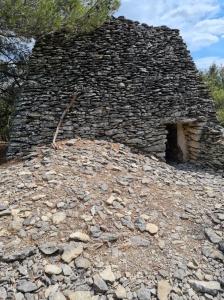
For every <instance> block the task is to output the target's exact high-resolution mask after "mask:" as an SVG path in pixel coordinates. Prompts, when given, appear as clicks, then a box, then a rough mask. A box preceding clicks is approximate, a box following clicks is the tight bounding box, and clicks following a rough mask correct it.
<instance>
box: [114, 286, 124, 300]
mask: <svg viewBox="0 0 224 300" xmlns="http://www.w3.org/2000/svg"><path fill="white" fill-rule="evenodd" d="M115 295H116V297H117V299H125V298H126V297H127V293H126V290H125V288H124V287H123V286H122V285H121V284H119V285H118V287H117V288H116V290H115Z"/></svg>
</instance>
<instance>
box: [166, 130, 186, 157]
mask: <svg viewBox="0 0 224 300" xmlns="http://www.w3.org/2000/svg"><path fill="white" fill-rule="evenodd" d="M166 130H167V132H168V133H167V142H166V161H167V162H182V161H183V153H182V151H181V148H180V147H179V145H178V131H177V124H168V125H167V126H166Z"/></svg>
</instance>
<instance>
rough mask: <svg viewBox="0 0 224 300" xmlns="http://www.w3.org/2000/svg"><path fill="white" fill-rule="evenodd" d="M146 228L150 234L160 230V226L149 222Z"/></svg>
mask: <svg viewBox="0 0 224 300" xmlns="http://www.w3.org/2000/svg"><path fill="white" fill-rule="evenodd" d="M145 230H146V231H148V232H149V233H150V234H156V233H157V232H158V231H159V227H158V226H157V225H155V224H152V223H148V224H146V227H145Z"/></svg>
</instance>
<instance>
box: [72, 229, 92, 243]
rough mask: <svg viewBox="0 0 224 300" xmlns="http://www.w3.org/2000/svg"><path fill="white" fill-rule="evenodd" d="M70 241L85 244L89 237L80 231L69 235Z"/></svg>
mask: <svg viewBox="0 0 224 300" xmlns="http://www.w3.org/2000/svg"><path fill="white" fill-rule="evenodd" d="M70 239H71V240H75V241H80V242H84V243H87V242H89V241H90V237H89V236H88V234H86V233H83V232H81V231H76V232H74V233H72V234H71V235H70Z"/></svg>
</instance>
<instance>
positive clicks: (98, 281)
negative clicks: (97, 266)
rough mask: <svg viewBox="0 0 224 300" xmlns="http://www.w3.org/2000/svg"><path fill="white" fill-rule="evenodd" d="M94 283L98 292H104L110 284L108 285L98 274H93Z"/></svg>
mask: <svg viewBox="0 0 224 300" xmlns="http://www.w3.org/2000/svg"><path fill="white" fill-rule="evenodd" d="M93 284H94V287H95V289H96V290H97V291H98V292H102V293H103V292H106V291H107V290H108V286H107V284H106V282H105V281H104V280H103V279H102V278H101V277H100V276H99V275H98V274H96V275H94V276H93Z"/></svg>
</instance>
